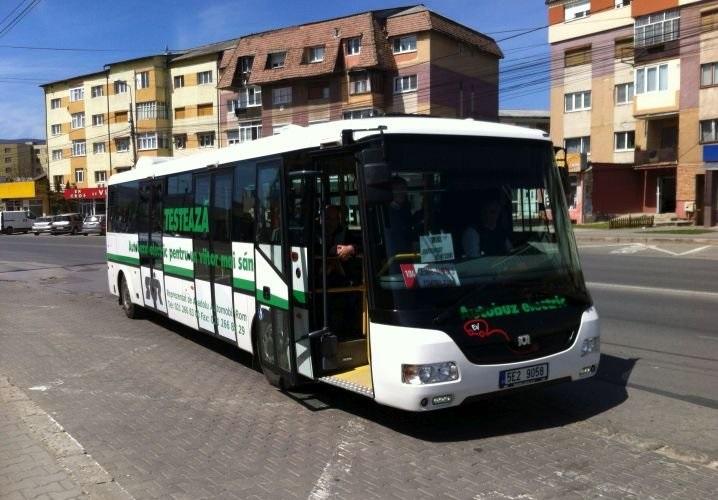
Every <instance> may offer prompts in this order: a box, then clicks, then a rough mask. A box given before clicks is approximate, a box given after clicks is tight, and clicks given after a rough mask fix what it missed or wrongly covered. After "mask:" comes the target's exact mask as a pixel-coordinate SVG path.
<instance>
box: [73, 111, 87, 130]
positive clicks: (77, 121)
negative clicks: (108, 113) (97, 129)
mask: <svg viewBox="0 0 718 500" xmlns="http://www.w3.org/2000/svg"><path fill="white" fill-rule="evenodd" d="M71 116H72V128H82V127H84V126H85V113H72V115H71Z"/></svg>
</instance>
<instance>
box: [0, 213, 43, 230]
mask: <svg viewBox="0 0 718 500" xmlns="http://www.w3.org/2000/svg"><path fill="white" fill-rule="evenodd" d="M33 222H35V215H33V214H32V213H31V212H25V211H24V210H8V211H5V212H0V233H5V234H12V233H14V232H16V231H19V232H23V233H25V234H27V233H28V232H29V231H30V229H31V228H32V223H33Z"/></svg>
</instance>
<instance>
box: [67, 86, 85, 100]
mask: <svg viewBox="0 0 718 500" xmlns="http://www.w3.org/2000/svg"><path fill="white" fill-rule="evenodd" d="M84 98H85V89H84V88H83V87H75V88H74V89H70V101H72V102H74V101H82V100H83V99H84Z"/></svg>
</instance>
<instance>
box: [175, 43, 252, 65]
mask: <svg viewBox="0 0 718 500" xmlns="http://www.w3.org/2000/svg"><path fill="white" fill-rule="evenodd" d="M238 41H239V38H233V39H231V40H225V41H223V42H217V43H210V44H207V45H202V46H200V47H195V48H193V49H188V50H186V51H184V52H183V53H182V54H180V55H178V56H176V57H173V58H172V61H182V60H184V59H192V58H194V57H199V56H205V55H207V54H216V53H218V52H223V51H226V50H228V49H233V48H234V47H236V46H237V42H238Z"/></svg>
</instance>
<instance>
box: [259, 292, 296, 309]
mask: <svg viewBox="0 0 718 500" xmlns="http://www.w3.org/2000/svg"><path fill="white" fill-rule="evenodd" d="M256 292H257V293H256V297H257V302H260V303H262V304H264V305H265V306H274V307H278V308H280V309H289V301H288V300H287V299H283V298H281V297H277V296H276V295H271V296H270V297H269V300H267V299H265V298H264V294H263V293H262V290H257V291H256Z"/></svg>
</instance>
